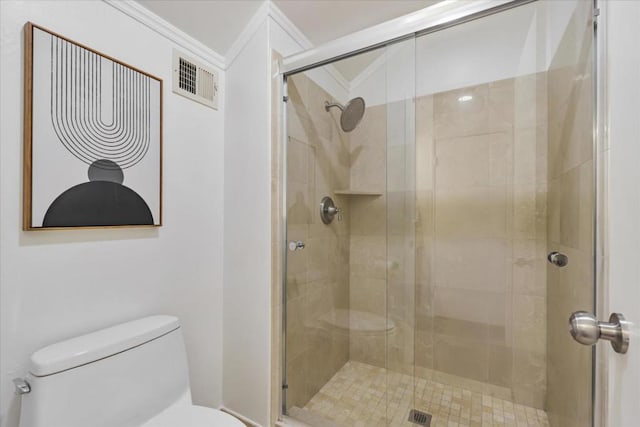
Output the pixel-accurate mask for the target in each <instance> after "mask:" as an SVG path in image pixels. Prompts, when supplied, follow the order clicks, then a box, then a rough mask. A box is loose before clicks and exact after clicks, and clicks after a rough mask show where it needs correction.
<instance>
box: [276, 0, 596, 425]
mask: <svg viewBox="0 0 640 427" xmlns="http://www.w3.org/2000/svg"><path fill="white" fill-rule="evenodd" d="M502 3H504V2H502ZM436 7H437V5H436ZM593 15H594V7H593V4H592V3H591V2H589V1H571V0H568V1H562V2H557V1H545V0H539V1H533V2H532V1H516V2H511V3H508V4H506V5H503V6H502V7H499V8H495V9H492V10H489V11H484V12H482V13H480V14H478V15H474V16H473V17H472V18H473V19H471V18H464V19H458V20H457V21H454V22H450V23H449V24H448V25H438V26H436V27H433V28H426V29H425V30H424V31H418V32H415V33H413V34H410V35H409V36H406V37H403V38H402V39H400V40H396V41H393V42H388V43H383V44H377V45H376V46H375V47H374V48H371V49H367V50H364V51H362V52H360V53H358V54H350V55H343V56H341V57H340V58H337V59H336V60H330V59H328V58H326V59H325V60H322V61H319V64H311V65H308V66H304V67H301V68H299V69H293V70H291V71H287V72H285V73H284V84H285V93H286V98H285V99H286V101H285V107H284V108H285V110H286V111H285V123H286V132H285V133H286V135H285V138H284V139H285V142H284V152H285V156H284V158H285V161H284V163H285V164H284V171H285V174H284V176H285V177H286V179H284V184H285V187H284V188H283V194H284V199H285V201H284V205H283V206H284V211H285V212H284V214H285V229H286V237H284V238H285V242H286V255H285V265H284V269H283V271H285V272H286V273H285V274H284V276H285V277H284V283H283V291H284V292H283V293H284V295H283V307H284V309H283V310H284V313H283V330H284V334H283V355H282V390H283V392H282V412H283V414H284V415H287V416H289V417H292V418H295V419H298V420H300V421H303V422H305V423H307V424H309V425H312V426H318V427H319V426H344V427H349V426H400V425H403V426H404V425H406V426H410V425H415V424H418V425H426V426H428V425H432V426H439V425H447V426H448V425H460V426H467V425H468V426H481V425H482V426H494V425H514V426H515V425H518V426H520V425H525V426H545V425H551V426H553V427H572V426H576V427H584V426H589V425H592V419H593V397H592V393H593V376H592V367H593V355H592V349H591V347H586V346H581V345H579V344H578V343H576V342H574V341H573V340H572V339H571V336H570V335H569V333H568V330H567V329H568V328H567V319H568V317H569V315H570V314H571V313H572V312H574V311H577V310H586V311H590V312H592V311H594V289H595V287H594V280H595V279H594V241H595V233H594V218H595V205H596V204H595V188H596V186H595V180H596V178H595V177H596V174H595V167H594V153H595V142H594V136H593V129H594V104H595V99H594V98H595V96H594V81H595V76H594V71H593V70H594V49H593V46H594V43H593V42H594V22H593V20H594V18H593ZM334 107H335V108H334ZM552 252H556V254H555V255H554V256H551V257H550V259H549V260H548V259H547V255H548V254H549V253H552ZM558 260H561V261H566V260H568V262H558ZM550 261H554V262H553V263H552V262H550ZM563 264H564V265H563Z"/></svg>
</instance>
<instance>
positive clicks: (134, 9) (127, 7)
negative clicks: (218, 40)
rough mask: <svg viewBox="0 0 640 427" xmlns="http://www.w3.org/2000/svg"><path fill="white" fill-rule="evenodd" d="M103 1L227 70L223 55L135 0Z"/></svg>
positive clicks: (197, 56) (182, 47)
mask: <svg viewBox="0 0 640 427" xmlns="http://www.w3.org/2000/svg"><path fill="white" fill-rule="evenodd" d="M102 1H103V2H105V3H106V4H108V5H109V6H111V7H113V8H115V9H117V10H119V11H120V12H122V13H124V14H125V15H127V16H129V17H130V18H132V19H135V20H136V21H138V22H139V23H141V24H142V25H144V26H146V27H148V28H149V29H151V30H153V31H155V32H156V33H158V34H160V35H161V36H163V37H165V38H166V39H168V40H170V41H172V42H173V43H175V44H176V45H178V46H180V48H181V49H183V50H184V51H186V52H188V53H189V54H190V55H192V56H194V57H196V58H197V59H200V60H202V61H205V62H206V63H208V64H210V65H213V66H215V67H217V68H220V69H222V70H224V69H226V62H225V59H224V57H223V56H222V55H220V54H219V53H217V52H215V51H214V50H213V49H211V48H209V47H207V46H206V45H204V44H203V43H202V42H200V41H198V40H196V39H195V38H193V37H191V36H190V35H188V34H187V33H185V32H184V31H182V30H180V29H178V28H177V27H175V26H173V25H172V24H170V23H169V22H167V21H165V20H164V19H162V18H160V17H159V16H158V15H156V14H154V13H153V12H151V11H150V10H149V9H147V8H145V7H143V6H142V5H140V4H139V3H137V2H135V1H133V0H102Z"/></svg>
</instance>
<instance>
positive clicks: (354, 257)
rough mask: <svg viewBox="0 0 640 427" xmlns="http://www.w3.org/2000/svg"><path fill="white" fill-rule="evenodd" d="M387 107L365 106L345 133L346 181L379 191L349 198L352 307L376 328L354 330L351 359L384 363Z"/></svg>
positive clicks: (363, 188) (379, 364)
mask: <svg viewBox="0 0 640 427" xmlns="http://www.w3.org/2000/svg"><path fill="white" fill-rule="evenodd" d="M386 141H387V107H386V106H385V105H377V106H373V107H368V108H367V109H366V111H365V114H364V116H363V118H362V121H361V122H360V124H359V125H358V127H357V128H356V129H354V130H353V131H352V132H351V133H350V134H349V142H350V150H349V151H350V156H349V165H350V171H349V173H350V186H351V188H352V189H353V190H361V191H367V192H379V193H381V194H382V196H352V197H349V211H348V216H349V220H350V225H351V228H350V258H349V291H350V298H349V303H350V309H351V310H355V311H357V312H365V313H370V314H373V315H375V316H376V317H375V318H374V319H377V320H374V323H375V327H374V329H379V330H380V331H381V332H379V333H375V332H374V333H359V332H357V331H353V332H352V334H351V339H350V358H351V360H355V361H359V362H364V363H368V364H371V365H375V366H380V367H386V339H387V333H385V332H384V330H385V329H386V328H385V326H386V318H387V229H386V224H387V196H386V186H387V184H386V144H387V142H386Z"/></svg>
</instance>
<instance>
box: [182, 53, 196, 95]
mask: <svg viewBox="0 0 640 427" xmlns="http://www.w3.org/2000/svg"><path fill="white" fill-rule="evenodd" d="M197 70H198V67H197V66H196V65H194V64H192V63H191V62H189V61H186V60H185V59H184V58H180V77H179V78H180V81H179V87H180V89H182V90H186V91H187V92H189V93H192V94H194V95H195V94H196V72H197Z"/></svg>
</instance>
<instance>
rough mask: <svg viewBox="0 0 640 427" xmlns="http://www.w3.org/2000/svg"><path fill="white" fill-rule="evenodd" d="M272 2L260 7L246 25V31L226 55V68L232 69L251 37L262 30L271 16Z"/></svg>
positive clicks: (243, 31)
mask: <svg viewBox="0 0 640 427" xmlns="http://www.w3.org/2000/svg"><path fill="white" fill-rule="evenodd" d="M270 4H271V3H270V2H269V1H268V0H266V1H265V2H263V3H262V5H260V7H259V8H258V10H257V11H256V13H254V14H253V16H252V17H251V19H250V20H249V22H248V23H247V25H245V27H244V29H243V30H242V32H241V33H240V35H239V36H238V37H237V38H236V41H234V42H233V44H232V45H231V47H230V48H229V49H228V50H227V52H226V53H225V55H224V57H225V64H226V68H229V67H231V64H233V61H235V60H236V58H237V57H238V55H240V52H242V50H243V49H244V47H245V46H246V45H247V43H249V41H250V40H251V37H253V35H254V34H255V32H256V31H258V29H259V28H260V26H261V25H262V23H263V22H264V20H265V19H267V17H268V16H269V9H270Z"/></svg>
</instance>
